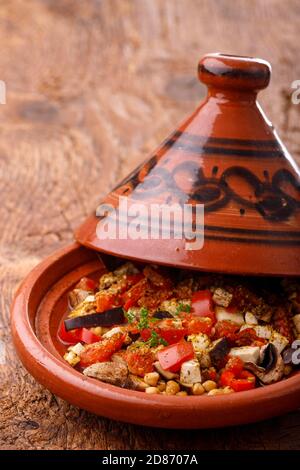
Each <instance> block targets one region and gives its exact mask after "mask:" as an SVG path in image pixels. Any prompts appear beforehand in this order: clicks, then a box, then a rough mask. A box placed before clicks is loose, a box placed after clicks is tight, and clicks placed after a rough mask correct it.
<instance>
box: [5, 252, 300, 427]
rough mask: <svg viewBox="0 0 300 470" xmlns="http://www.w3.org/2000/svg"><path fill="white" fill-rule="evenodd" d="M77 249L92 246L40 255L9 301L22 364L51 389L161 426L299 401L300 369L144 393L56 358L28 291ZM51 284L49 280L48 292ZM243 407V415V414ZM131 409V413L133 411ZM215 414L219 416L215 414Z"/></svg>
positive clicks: (228, 419) (102, 410) (227, 418)
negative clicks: (171, 392) (217, 387)
mask: <svg viewBox="0 0 300 470" xmlns="http://www.w3.org/2000/svg"><path fill="white" fill-rule="evenodd" d="M78 250H86V251H87V252H91V251H92V250H89V249H88V248H85V247H82V246H80V245H79V244H77V243H73V244H72V245H69V246H67V247H65V248H63V249H61V250H59V251H57V252H55V253H54V254H52V255H50V256H49V257H48V258H47V259H45V260H44V261H42V262H41V263H40V264H39V265H38V266H37V267H35V268H34V269H33V270H32V271H31V272H30V273H29V275H28V276H27V277H26V279H25V280H24V281H23V283H22V284H21V286H20V287H19V289H18V291H17V293H16V295H15V299H14V302H13V305H12V311H11V323H12V336H13V341H14V344H15V347H16V350H17V352H18V355H19V357H20V359H21V361H22V363H23V365H24V366H25V368H26V369H27V370H28V371H29V372H30V373H31V374H32V375H33V376H34V377H35V378H36V379H37V381H38V382H40V383H41V384H42V385H44V386H45V387H47V388H48V389H49V390H51V392H53V393H55V394H57V395H58V396H60V397H61V398H63V399H65V400H67V401H69V402H71V403H72V404H74V405H76V406H79V407H80V408H84V409H86V410H88V411H91V412H94V413H96V414H100V415H101V416H106V417H109V418H112V419H116V420H121V421H126V422H131V423H136V424H143V425H149V426H157V427H164V428H168V427H170V428H186V429H188V428H190V429H191V428H208V427H221V426H227V425H235V424H243V423H250V422H254V421H258V420H260V419H265V418H269V417H273V416H276V415H279V414H282V413H284V412H287V411H292V410H293V409H295V408H297V406H300V373H298V374H295V375H294V376H292V377H290V378H287V379H285V380H283V381H281V382H278V383H276V384H272V385H268V386H267V387H263V388H257V389H255V390H251V391H246V392H241V393H233V394H228V395H219V396H215V397H207V396H189V397H177V396H162V395H148V394H146V393H143V392H138V391H132V390H127V389H122V388H119V387H116V386H114V385H109V384H105V383H103V382H100V381H97V380H96V379H92V378H88V377H85V376H84V375H83V374H81V373H80V372H78V371H76V370H74V369H72V368H71V367H70V366H69V365H68V364H67V363H65V362H64V361H63V359H61V360H59V359H58V358H57V357H55V356H54V355H53V354H52V353H50V352H49V351H48V350H47V349H46V348H45V347H44V346H43V345H42V344H41V342H40V341H39V339H38V338H37V335H36V333H35V331H34V328H33V326H32V324H31V322H30V318H29V304H30V303H31V302H32V301H33V299H32V292H33V289H34V287H36V286H37V284H38V283H39V281H40V278H41V276H42V275H47V270H49V268H51V267H53V265H54V263H56V262H57V261H59V260H61V259H62V258H64V257H65V258H66V259H68V257H71V256H72V255H75V252H76V251H78ZM94 253H95V252H94ZM95 254H96V253H95ZM78 265H79V264H78ZM73 269H74V268H73ZM71 271H72V269H69V271H67V270H66V272H65V273H64V274H63V275H60V274H59V276H60V277H58V279H57V281H59V279H60V278H62V277H64V276H65V275H67V273H68V272H71ZM50 288H51V286H47V291H46V292H48V290H49V289H50ZM46 292H45V293H44V295H43V297H44V296H45V294H46ZM41 302H42V299H41V300H40V301H39V302H38V305H37V306H36V308H35V315H36V313H37V310H38V306H39V305H40V304H41ZM284 397H285V398H286V401H287V402H288V403H287V404H285V406H283V403H282V401H281V400H282V399H283V398H284ZM274 400H276V401H277V400H278V405H279V406H278V412H277V411H275V412H274V403H273V402H274ZM112 404H113V405H115V406H111V405H112ZM106 406H107V407H108V408H107V409H106ZM259 407H261V408H260V409H259ZM245 411H247V413H246V414H247V418H246V417H245V416H242V413H243V412H245ZM130 413H133V414H132V416H131V414H130ZM139 413H141V416H140V415H139ZM239 413H241V416H239ZM218 414H221V415H222V416H220V417H219V418H218Z"/></svg>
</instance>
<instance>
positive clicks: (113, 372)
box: [83, 361, 128, 387]
mask: <svg viewBox="0 0 300 470" xmlns="http://www.w3.org/2000/svg"><path fill="white" fill-rule="evenodd" d="M83 373H84V375H86V376H88V377H93V378H95V379H98V380H101V381H102V382H106V383H109V384H112V385H117V386H118V387H125V385H126V382H127V377H128V368H127V366H126V364H125V363H124V362H121V361H119V362H117V361H115V362H96V363H95V364H92V365H91V366H89V367H86V368H85V369H84V371H83Z"/></svg>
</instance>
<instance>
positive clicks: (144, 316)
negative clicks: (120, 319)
mask: <svg viewBox="0 0 300 470" xmlns="http://www.w3.org/2000/svg"><path fill="white" fill-rule="evenodd" d="M148 316H149V313H148V310H147V309H146V308H144V307H143V308H141V311H140V321H139V323H138V329H139V330H144V329H145V328H149V318H148Z"/></svg>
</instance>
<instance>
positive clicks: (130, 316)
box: [125, 309, 135, 323]
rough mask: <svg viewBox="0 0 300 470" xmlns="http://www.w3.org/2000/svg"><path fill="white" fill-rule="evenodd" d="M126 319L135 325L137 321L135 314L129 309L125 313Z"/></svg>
mask: <svg viewBox="0 0 300 470" xmlns="http://www.w3.org/2000/svg"><path fill="white" fill-rule="evenodd" d="M125 317H126V318H127V321H128V323H133V322H134V321H135V312H134V311H133V310H131V309H129V310H128V311H127V312H125Z"/></svg>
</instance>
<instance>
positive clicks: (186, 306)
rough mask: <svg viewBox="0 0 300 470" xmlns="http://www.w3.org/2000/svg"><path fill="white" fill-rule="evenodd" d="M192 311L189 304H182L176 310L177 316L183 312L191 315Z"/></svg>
mask: <svg viewBox="0 0 300 470" xmlns="http://www.w3.org/2000/svg"><path fill="white" fill-rule="evenodd" d="M190 311H191V306H190V305H189V304H184V303H182V302H180V303H179V305H178V307H177V309H176V315H179V314H180V313H181V312H186V313H190Z"/></svg>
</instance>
